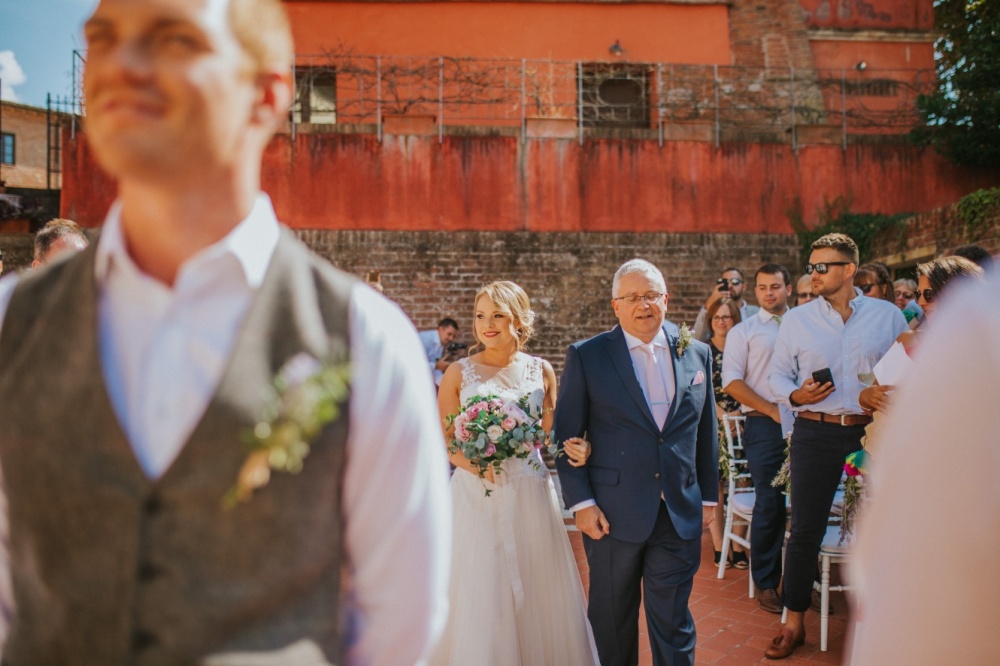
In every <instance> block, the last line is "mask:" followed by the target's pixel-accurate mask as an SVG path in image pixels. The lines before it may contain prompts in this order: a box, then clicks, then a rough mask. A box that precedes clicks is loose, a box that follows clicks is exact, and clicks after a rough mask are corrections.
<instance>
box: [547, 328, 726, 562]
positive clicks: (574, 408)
mask: <svg viewBox="0 0 1000 666" xmlns="http://www.w3.org/2000/svg"><path fill="white" fill-rule="evenodd" d="M663 330H664V332H665V333H666V335H667V341H668V343H669V346H670V352H671V353H670V357H671V359H672V361H673V366H674V377H675V379H676V381H677V391H676V393H675V397H674V400H673V403H672V404H671V406H670V413H669V415H668V416H667V421H666V423H665V425H664V427H663V430H662V431H661V430H660V428H658V427H657V425H656V422H655V421H654V419H653V414H652V412H651V411H650V409H649V405H648V404H647V402H646V398H645V396H643V393H642V388H641V387H640V386H639V381H638V380H637V379H636V376H635V370H634V369H633V366H632V357H631V356H630V354H629V350H628V344H627V342H626V341H625V335H624V333H623V331H622V329H621V327H615V328H614V329H613V330H611V331H608V332H606V333H601V334H600V335H598V336H596V337H593V338H591V339H589V340H584V341H582V342H577V343H575V344H573V345H572V346H571V347H570V348H569V351H568V353H567V354H566V365H565V369H564V370H563V375H562V383H561V386H560V388H559V399H558V401H557V403H556V413H555V425H554V430H555V438H556V441H560V442H561V441H564V440H566V439H568V438H570V437H585V438H587V439H588V440H589V441H590V444H591V446H592V449H593V450H592V453H591V456H590V458H589V459H588V460H587V464H586V465H584V466H583V467H573V466H571V465H570V464H569V462H567V460H566V458H565V456H561V457H559V458H557V459H556V466H557V468H558V471H559V481H560V484H561V485H562V491H563V499H564V501H565V502H566V506H567V507H571V506H573V505H575V504H577V503H579V502H582V501H585V500H589V499H593V500H595V501H596V502H597V506H598V507H599V508H600V509H601V511H603V512H604V515H605V516H607V518H608V522H609V523H610V525H611V536H613V537H614V538H616V539H619V540H621V541H628V542H632V543H639V542H642V541H645V540H646V539H647V538H648V537H649V535H650V534H651V533H652V531H653V525H654V523H655V522H656V516H657V513H658V511H659V507H660V502H661V501H662V500H661V499H660V496H661V493H662V495H663V497H665V498H666V504H667V510H668V511H669V512H670V519H671V520H672V521H673V524H674V528H675V529H676V530H677V533H678V534H679V535H680V536H681V538H683V539H695V538H699V537H700V535H701V532H702V502H703V501H708V502H715V501H718V499H719V450H718V436H719V434H718V425H717V421H716V415H715V397H714V392H713V391H712V354H711V352H710V351H709V347H708V345H706V344H704V343H702V342H698V341H692V342H691V344H690V345H689V346H688V347H687V349H685V350H684V353H683V355H682V356H681V357H680V358H677V338H678V330H677V327H676V326H675V325H674V324H673V323H671V322H665V323H664V326H663ZM698 372H701V381H700V382H698V383H694V382H695V381H696V378H697V376H698Z"/></svg>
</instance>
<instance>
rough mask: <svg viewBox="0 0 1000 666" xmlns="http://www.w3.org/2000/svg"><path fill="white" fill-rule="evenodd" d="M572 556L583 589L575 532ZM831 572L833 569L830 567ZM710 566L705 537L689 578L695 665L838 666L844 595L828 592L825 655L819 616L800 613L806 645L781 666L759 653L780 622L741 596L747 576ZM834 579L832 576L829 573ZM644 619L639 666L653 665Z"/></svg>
mask: <svg viewBox="0 0 1000 666" xmlns="http://www.w3.org/2000/svg"><path fill="white" fill-rule="evenodd" d="M569 538H570V543H571V544H572V545H573V551H574V553H575V554H576V561H577V566H579V568H580V576H581V578H582V579H583V585H584V588H585V589H587V588H589V584H588V578H589V576H588V572H589V568H588V567H587V558H586V556H585V555H584V553H583V541H582V537H581V535H580V533H579V532H570V533H569ZM835 569H836V566H835ZM717 571H718V569H717V568H716V566H715V564H714V563H713V562H712V545H711V540H710V539H709V536H708V533H707V532H705V534H704V537H703V540H702V560H701V568H700V569H699V570H698V573H697V574H695V580H694V591H693V592H692V593H691V613H692V614H693V615H694V620H695V626H696V627H697V631H698V646H697V649H696V651H695V663H696V664H698V665H699V666H700V665H702V664H718V665H719V666H750V665H752V664H779V663H781V664H789V665H794V664H839V663H841V659H842V657H843V649H844V637H845V631H846V629H845V628H846V619H847V605H846V602H845V599H844V595H843V594H841V593H835V592H834V593H831V594H830V597H831V599H832V604H833V608H834V615H833V616H831V617H830V638H829V644H828V648H829V649H828V651H827V652H820V650H819V614H818V613H814V612H808V613H806V644H805V645H803V646H802V647H800V648H799V649H798V650H796V651H795V654H794V655H793V656H792V657H791V658H789V659H786V660H784V661H782V662H775V661H769V660H767V659H765V658H764V650H765V649H766V647H767V645H768V644H769V643H770V641H771V639H772V638H773V637H774V636H776V635H777V633H778V630H779V627H780V626H781V617H780V616H779V615H772V614H771V613H766V612H764V611H762V610H760V608H758V606H757V601H756V600H755V599H751V598H750V597H749V596H748V594H747V576H748V575H749V571H739V570H736V569H729V570H727V571H726V577H725V578H724V579H722V580H719V579H718V578H716V573H717ZM834 574H836V571H834ZM644 618H645V616H644V615H642V614H640V623H639V625H640V626H639V666H652V663H653V660H652V655H651V653H650V650H649V639H648V636H647V635H646V625H645V619H644Z"/></svg>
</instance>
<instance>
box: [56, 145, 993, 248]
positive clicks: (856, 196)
mask: <svg viewBox="0 0 1000 666" xmlns="http://www.w3.org/2000/svg"><path fill="white" fill-rule="evenodd" d="M77 136H78V137H81V136H82V135H80V134H78V135H77ZM63 181H64V182H63V193H62V216H63V217H69V218H70V219H74V220H77V221H78V222H80V223H81V224H83V225H90V226H93V225H97V224H100V222H101V220H102V219H103V216H104V214H105V212H106V210H107V207H108V205H109V203H110V202H111V200H112V198H113V196H114V185H113V183H112V182H111V181H110V180H109V179H108V178H107V177H106V176H104V175H103V174H102V173H101V172H100V170H99V168H98V167H97V166H96V164H95V163H94V161H93V158H92V156H91V154H90V152H89V150H88V149H87V148H86V145H85V142H84V141H81V140H78V141H77V142H76V143H74V142H72V141H69V140H68V139H67V142H66V150H65V151H64V174H63ZM998 183H1000V171H996V170H994V171H983V170H974V169H970V168H963V167H959V166H957V165H955V164H953V163H951V162H949V161H948V160H946V159H944V158H943V157H941V156H940V155H938V154H937V153H935V152H934V151H933V150H931V149H926V150H922V149H918V148H915V147H913V146H910V145H905V144H888V143H877V144H850V145H848V146H847V150H846V151H845V150H843V149H842V148H841V147H840V146H837V145H811V146H803V147H801V148H800V149H799V150H798V152H795V151H794V150H792V148H791V146H789V145H787V144H769V143H723V144H722V146H721V147H720V148H716V147H715V146H714V145H713V144H712V143H708V142H693V141H668V142H665V143H664V145H663V147H660V146H659V145H658V144H657V142H656V141H655V140H652V139H611V138H607V139H588V140H586V141H584V143H583V145H582V146H581V145H579V144H578V143H577V142H576V141H575V140H562V139H538V140H534V139H529V140H528V141H527V142H526V143H525V144H522V143H521V139H520V137H518V136H503V135H486V136H483V135H478V136H465V135H446V136H445V137H444V140H443V142H442V143H440V144H439V143H438V140H437V137H427V136H422V137H417V136H391V135H387V136H385V137H384V140H383V142H382V143H381V144H380V143H379V142H378V140H377V138H376V137H375V135H372V134H299V135H298V137H297V139H296V141H295V142H294V143H293V142H292V140H291V137H290V136H288V135H281V136H279V137H277V138H276V139H275V140H274V142H272V144H271V146H270V148H269V150H268V151H267V154H266V156H265V160H264V171H263V184H264V189H265V190H266V191H267V192H268V193H270V195H271V197H272V199H273V200H274V204H275V207H276V209H277V211H278V214H279V216H280V217H281V219H282V220H283V221H284V222H286V223H287V224H288V225H289V226H291V227H293V228H298V229H367V230H378V229H381V230H423V231H460V230H470V231H471V230H478V231H537V232H551V231H564V232H624V231H630V232H657V233H664V232H673V233H753V234H756V233H775V234H787V233H791V227H790V225H789V222H788V211H789V210H790V209H791V208H793V207H801V210H802V211H803V214H804V218H805V220H806V222H807V223H808V222H813V221H815V219H816V214H817V212H818V211H821V210H822V209H823V207H824V204H825V202H827V201H832V200H833V199H835V198H836V197H844V198H846V199H848V200H850V201H851V207H852V210H853V211H855V212H881V213H901V212H922V211H928V210H933V209H935V208H938V207H940V206H944V205H948V204H950V203H953V202H954V201H957V200H958V199H959V198H961V197H962V196H963V195H964V194H967V193H968V192H971V191H973V190H976V189H979V188H981V187H991V186H995V185H997V184H998Z"/></svg>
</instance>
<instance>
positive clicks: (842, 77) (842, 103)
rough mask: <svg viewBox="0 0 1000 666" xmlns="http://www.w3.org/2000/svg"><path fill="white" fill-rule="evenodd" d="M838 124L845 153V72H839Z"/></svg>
mask: <svg viewBox="0 0 1000 666" xmlns="http://www.w3.org/2000/svg"><path fill="white" fill-rule="evenodd" d="M840 122H841V126H842V127H843V148H844V152H847V70H846V69H841V70H840Z"/></svg>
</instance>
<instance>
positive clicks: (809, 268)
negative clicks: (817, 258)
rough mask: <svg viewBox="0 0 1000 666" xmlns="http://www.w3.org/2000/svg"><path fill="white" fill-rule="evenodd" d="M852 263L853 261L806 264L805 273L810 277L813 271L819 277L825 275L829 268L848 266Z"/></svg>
mask: <svg viewBox="0 0 1000 666" xmlns="http://www.w3.org/2000/svg"><path fill="white" fill-rule="evenodd" d="M853 263H854V262H853V261H824V262H822V263H819V264H806V273H807V274H809V275H812V274H813V271H816V272H817V273H819V274H820V275H826V272H827V271H828V270H830V266H850V265H851V264H853Z"/></svg>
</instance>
